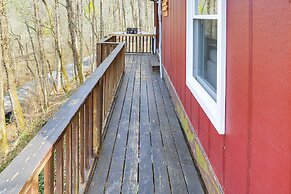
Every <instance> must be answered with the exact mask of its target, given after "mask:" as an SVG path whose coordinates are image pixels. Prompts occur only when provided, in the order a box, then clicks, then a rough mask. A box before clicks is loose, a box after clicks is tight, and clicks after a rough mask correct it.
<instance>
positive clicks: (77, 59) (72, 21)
mask: <svg viewBox="0 0 291 194" xmlns="http://www.w3.org/2000/svg"><path fill="white" fill-rule="evenodd" d="M66 9H67V15H68V26H69V31H70V35H71V43H70V47H71V49H72V53H73V57H74V65H75V67H76V68H77V70H78V78H79V82H80V83H81V84H82V83H83V82H84V74H83V64H82V60H81V55H80V50H79V46H78V39H77V32H76V28H77V25H76V13H74V9H73V1H72V0H66Z"/></svg>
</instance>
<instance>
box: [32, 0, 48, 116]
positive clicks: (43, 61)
mask: <svg viewBox="0 0 291 194" xmlns="http://www.w3.org/2000/svg"><path fill="white" fill-rule="evenodd" d="M33 8H34V17H35V30H36V36H37V43H38V50H39V62H40V66H39V68H40V80H41V84H42V90H43V91H42V93H43V102H44V110H45V111H46V110H47V108H48V91H47V87H48V83H47V71H46V68H45V64H46V57H45V54H44V45H43V30H42V25H41V21H40V17H39V8H38V4H37V2H36V0H33Z"/></svg>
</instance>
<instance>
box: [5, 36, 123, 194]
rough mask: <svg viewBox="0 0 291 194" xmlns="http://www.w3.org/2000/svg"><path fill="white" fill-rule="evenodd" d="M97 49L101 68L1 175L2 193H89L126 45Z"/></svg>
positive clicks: (119, 77) (120, 44)
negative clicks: (100, 59)
mask: <svg viewBox="0 0 291 194" xmlns="http://www.w3.org/2000/svg"><path fill="white" fill-rule="evenodd" d="M107 41H114V40H113V39H112V40H107ZM98 44H99V45H100V46H101V47H102V48H103V49H104V50H106V51H108V52H107V53H103V55H102V61H101V62H100V63H99V64H98V63H97V64H98V68H97V69H96V70H95V71H94V72H93V73H92V75H91V76H90V77H89V78H88V80H86V82H85V83H84V84H83V85H82V86H81V87H80V88H79V89H78V90H77V91H76V92H75V93H74V94H73V95H72V96H71V97H70V99H69V100H68V101H67V102H66V103H65V104H64V105H63V106H62V107H61V108H60V110H59V111H58V112H57V113H56V114H55V116H54V117H53V118H52V119H51V120H49V121H48V122H47V124H46V125H45V126H44V127H43V128H42V129H41V130H40V131H39V133H37V135H36V136H35V137H34V138H33V140H32V141H31V142H30V143H29V144H28V145H27V146H26V147H25V149H24V150H23V151H22V152H21V153H20V154H19V155H18V156H17V157H16V158H15V159H14V160H13V161H12V163H11V164H10V165H9V166H8V167H7V168H6V169H5V170H4V171H3V172H2V173H1V174H0V193H1V194H6V193H39V191H44V193H64V192H66V193H84V191H85V190H86V187H87V186H88V185H87V183H88V182H89V181H90V177H91V176H92V171H93V170H94V169H93V168H94V165H95V162H96V158H97V153H98V151H99V149H100V147H101V143H102V134H103V133H104V130H103V129H104V126H105V124H106V118H107V117H108V115H109V112H110V110H111V106H112V104H113V101H114V98H115V95H116V91H117V89H118V85H119V83H120V81H121V79H122V75H123V72H124V66H125V44H124V43H108V42H100V43H98ZM108 45H109V46H108ZM109 50H110V52H109ZM99 52H100V51H99ZM99 55H100V54H98V53H97V56H99Z"/></svg>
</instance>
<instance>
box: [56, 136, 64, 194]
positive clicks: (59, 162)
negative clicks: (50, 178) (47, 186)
mask: <svg viewBox="0 0 291 194" xmlns="http://www.w3.org/2000/svg"><path fill="white" fill-rule="evenodd" d="M55 149H56V193H63V191H64V171H63V169H64V166H63V161H64V158H63V157H64V153H63V139H61V140H60V141H59V142H58V143H57V145H56V148H55Z"/></svg>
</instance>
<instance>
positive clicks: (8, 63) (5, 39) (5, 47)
mask: <svg viewBox="0 0 291 194" xmlns="http://www.w3.org/2000/svg"><path fill="white" fill-rule="evenodd" d="M6 3H7V2H4V1H2V2H1V19H0V26H1V29H0V30H1V50H2V63H3V67H4V70H5V73H6V78H7V88H8V91H9V96H10V100H11V104H12V108H13V113H14V117H15V119H16V123H17V127H18V131H22V130H24V129H25V119H24V116H23V112H22V108H21V105H20V102H19V99H18V95H17V88H16V87H17V86H16V79H15V75H14V67H15V64H14V60H13V57H12V51H11V45H10V38H9V33H8V32H9V29H8V28H9V27H8V19H7V15H6V9H5V7H6Z"/></svg>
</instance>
